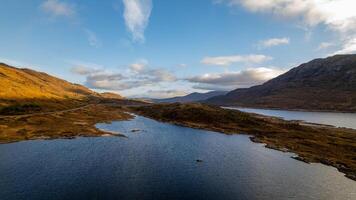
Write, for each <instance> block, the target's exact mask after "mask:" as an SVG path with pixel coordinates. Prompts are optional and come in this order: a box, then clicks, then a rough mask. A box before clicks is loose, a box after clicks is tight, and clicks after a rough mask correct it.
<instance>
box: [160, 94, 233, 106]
mask: <svg viewBox="0 0 356 200" xmlns="http://www.w3.org/2000/svg"><path fill="white" fill-rule="evenodd" d="M226 93H227V92H226V91H211V92H207V93H198V92H194V93H191V94H188V95H186V96H181V97H172V98H167V99H155V100H154V102H157V103H175V102H179V103H186V102H198V101H203V100H206V99H209V98H211V97H215V96H219V95H224V94H226Z"/></svg>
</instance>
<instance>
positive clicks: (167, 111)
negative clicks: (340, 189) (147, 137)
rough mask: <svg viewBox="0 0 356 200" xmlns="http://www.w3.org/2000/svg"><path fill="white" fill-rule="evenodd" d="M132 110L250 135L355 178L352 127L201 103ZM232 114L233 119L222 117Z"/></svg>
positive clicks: (159, 118) (168, 120)
mask: <svg viewBox="0 0 356 200" xmlns="http://www.w3.org/2000/svg"><path fill="white" fill-rule="evenodd" d="M133 111H134V112H135V113H136V114H139V115H142V116H145V117H148V118H151V119H154V120H157V121H161V122H165V123H171V124H175V125H179V126H185V127H190V128H195V129H204V130H210V131H215V132H220V133H223V134H228V135H231V134H245V135H251V136H252V137H250V140H251V141H253V142H257V143H263V144H266V145H265V146H266V147H267V148H271V149H275V150H279V151H288V152H291V153H294V154H296V155H297V157H296V158H294V159H297V160H301V161H303V162H307V163H322V164H326V165H329V166H333V167H335V168H337V169H338V171H340V172H342V173H344V174H345V177H347V178H350V179H352V180H354V181H356V162H355V161H354V160H355V154H354V153H353V152H354V151H355V150H356V144H355V143H354V142H353V141H354V138H355V137H356V130H354V129H345V128H336V127H325V126H321V127H320V126H316V127H315V126H306V125H301V124H299V123H296V122H289V121H286V120H282V119H278V118H270V117H267V118H260V117H256V115H254V114H248V113H244V112H240V111H236V110H226V109H223V108H220V107H214V106H207V105H202V104H170V105H167V104H166V105H159V104H156V105H150V106H142V107H137V108H133ZM231 115H234V116H235V117H234V118H236V119H234V118H231V121H226V120H225V119H223V118H224V117H225V118H228V117H231Z"/></svg>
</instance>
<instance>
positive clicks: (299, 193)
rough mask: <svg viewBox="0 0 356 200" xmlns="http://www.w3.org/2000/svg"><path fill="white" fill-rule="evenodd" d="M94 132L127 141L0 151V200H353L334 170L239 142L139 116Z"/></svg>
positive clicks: (36, 144)
mask: <svg viewBox="0 0 356 200" xmlns="http://www.w3.org/2000/svg"><path fill="white" fill-rule="evenodd" d="M98 127H100V128H102V129H105V130H111V131H117V132H121V133H124V134H125V135H127V136H128V138H120V137H100V138H78V139H74V140H45V141H40V140H37V141H26V142H18V143H13V144H4V145H0V160H1V162H0V199H2V200H6V199H60V200H64V199H170V200H173V199H224V200H225V199H233V200H236V199H288V198H290V199H341V200H342V199H356V193H355V192H356V182H355V181H352V180H349V179H347V178H345V177H344V176H343V175H342V174H341V173H339V172H338V171H337V170H336V169H335V168H332V167H328V166H324V165H321V164H312V165H309V164H305V163H303V162H299V161H296V160H294V159H291V158H290V156H291V154H287V153H282V152H278V151H275V150H271V149H267V148H264V147H263V146H262V145H261V144H255V143H252V142H250V140H249V138H248V137H247V136H242V135H240V136H237V135H234V136H227V135H224V134H219V133H214V132H208V131H203V130H194V129H190V128H184V127H178V126H174V125H169V124H163V123H159V122H156V121H153V120H150V119H146V118H143V117H137V118H136V119H134V120H132V121H126V122H114V123H112V124H99V125H98ZM132 129H140V130H141V131H139V132H131V130H132ZM197 159H201V160H203V162H196V160H197Z"/></svg>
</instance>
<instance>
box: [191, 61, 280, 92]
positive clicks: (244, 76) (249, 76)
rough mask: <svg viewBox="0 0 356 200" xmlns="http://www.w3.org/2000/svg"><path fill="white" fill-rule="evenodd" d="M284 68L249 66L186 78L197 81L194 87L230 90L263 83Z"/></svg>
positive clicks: (193, 81) (277, 74) (192, 81)
mask: <svg viewBox="0 0 356 200" xmlns="http://www.w3.org/2000/svg"><path fill="white" fill-rule="evenodd" d="M284 72H285V70H282V69H277V68H265V67H260V68H249V69H246V70H242V71H236V72H224V73H218V74H209V73H207V74H204V75H201V76H195V77H191V78H187V79H186V80H188V81H189V82H191V83H197V85H195V86H194V88H196V89H206V90H217V89H220V90H221V89H225V90H231V89H236V88H246V87H250V86H253V85H258V84H261V83H264V82H265V81H267V80H270V79H272V78H275V77H277V76H279V75H281V74H283V73H284Z"/></svg>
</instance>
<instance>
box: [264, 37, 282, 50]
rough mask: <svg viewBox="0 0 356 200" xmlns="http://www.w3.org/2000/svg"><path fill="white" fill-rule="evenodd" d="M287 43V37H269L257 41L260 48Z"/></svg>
mask: <svg viewBox="0 0 356 200" xmlns="http://www.w3.org/2000/svg"><path fill="white" fill-rule="evenodd" d="M285 44H289V38H286V37H283V38H270V39H267V40H263V41H260V42H259V47H260V48H268V47H273V46H279V45H285Z"/></svg>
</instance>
